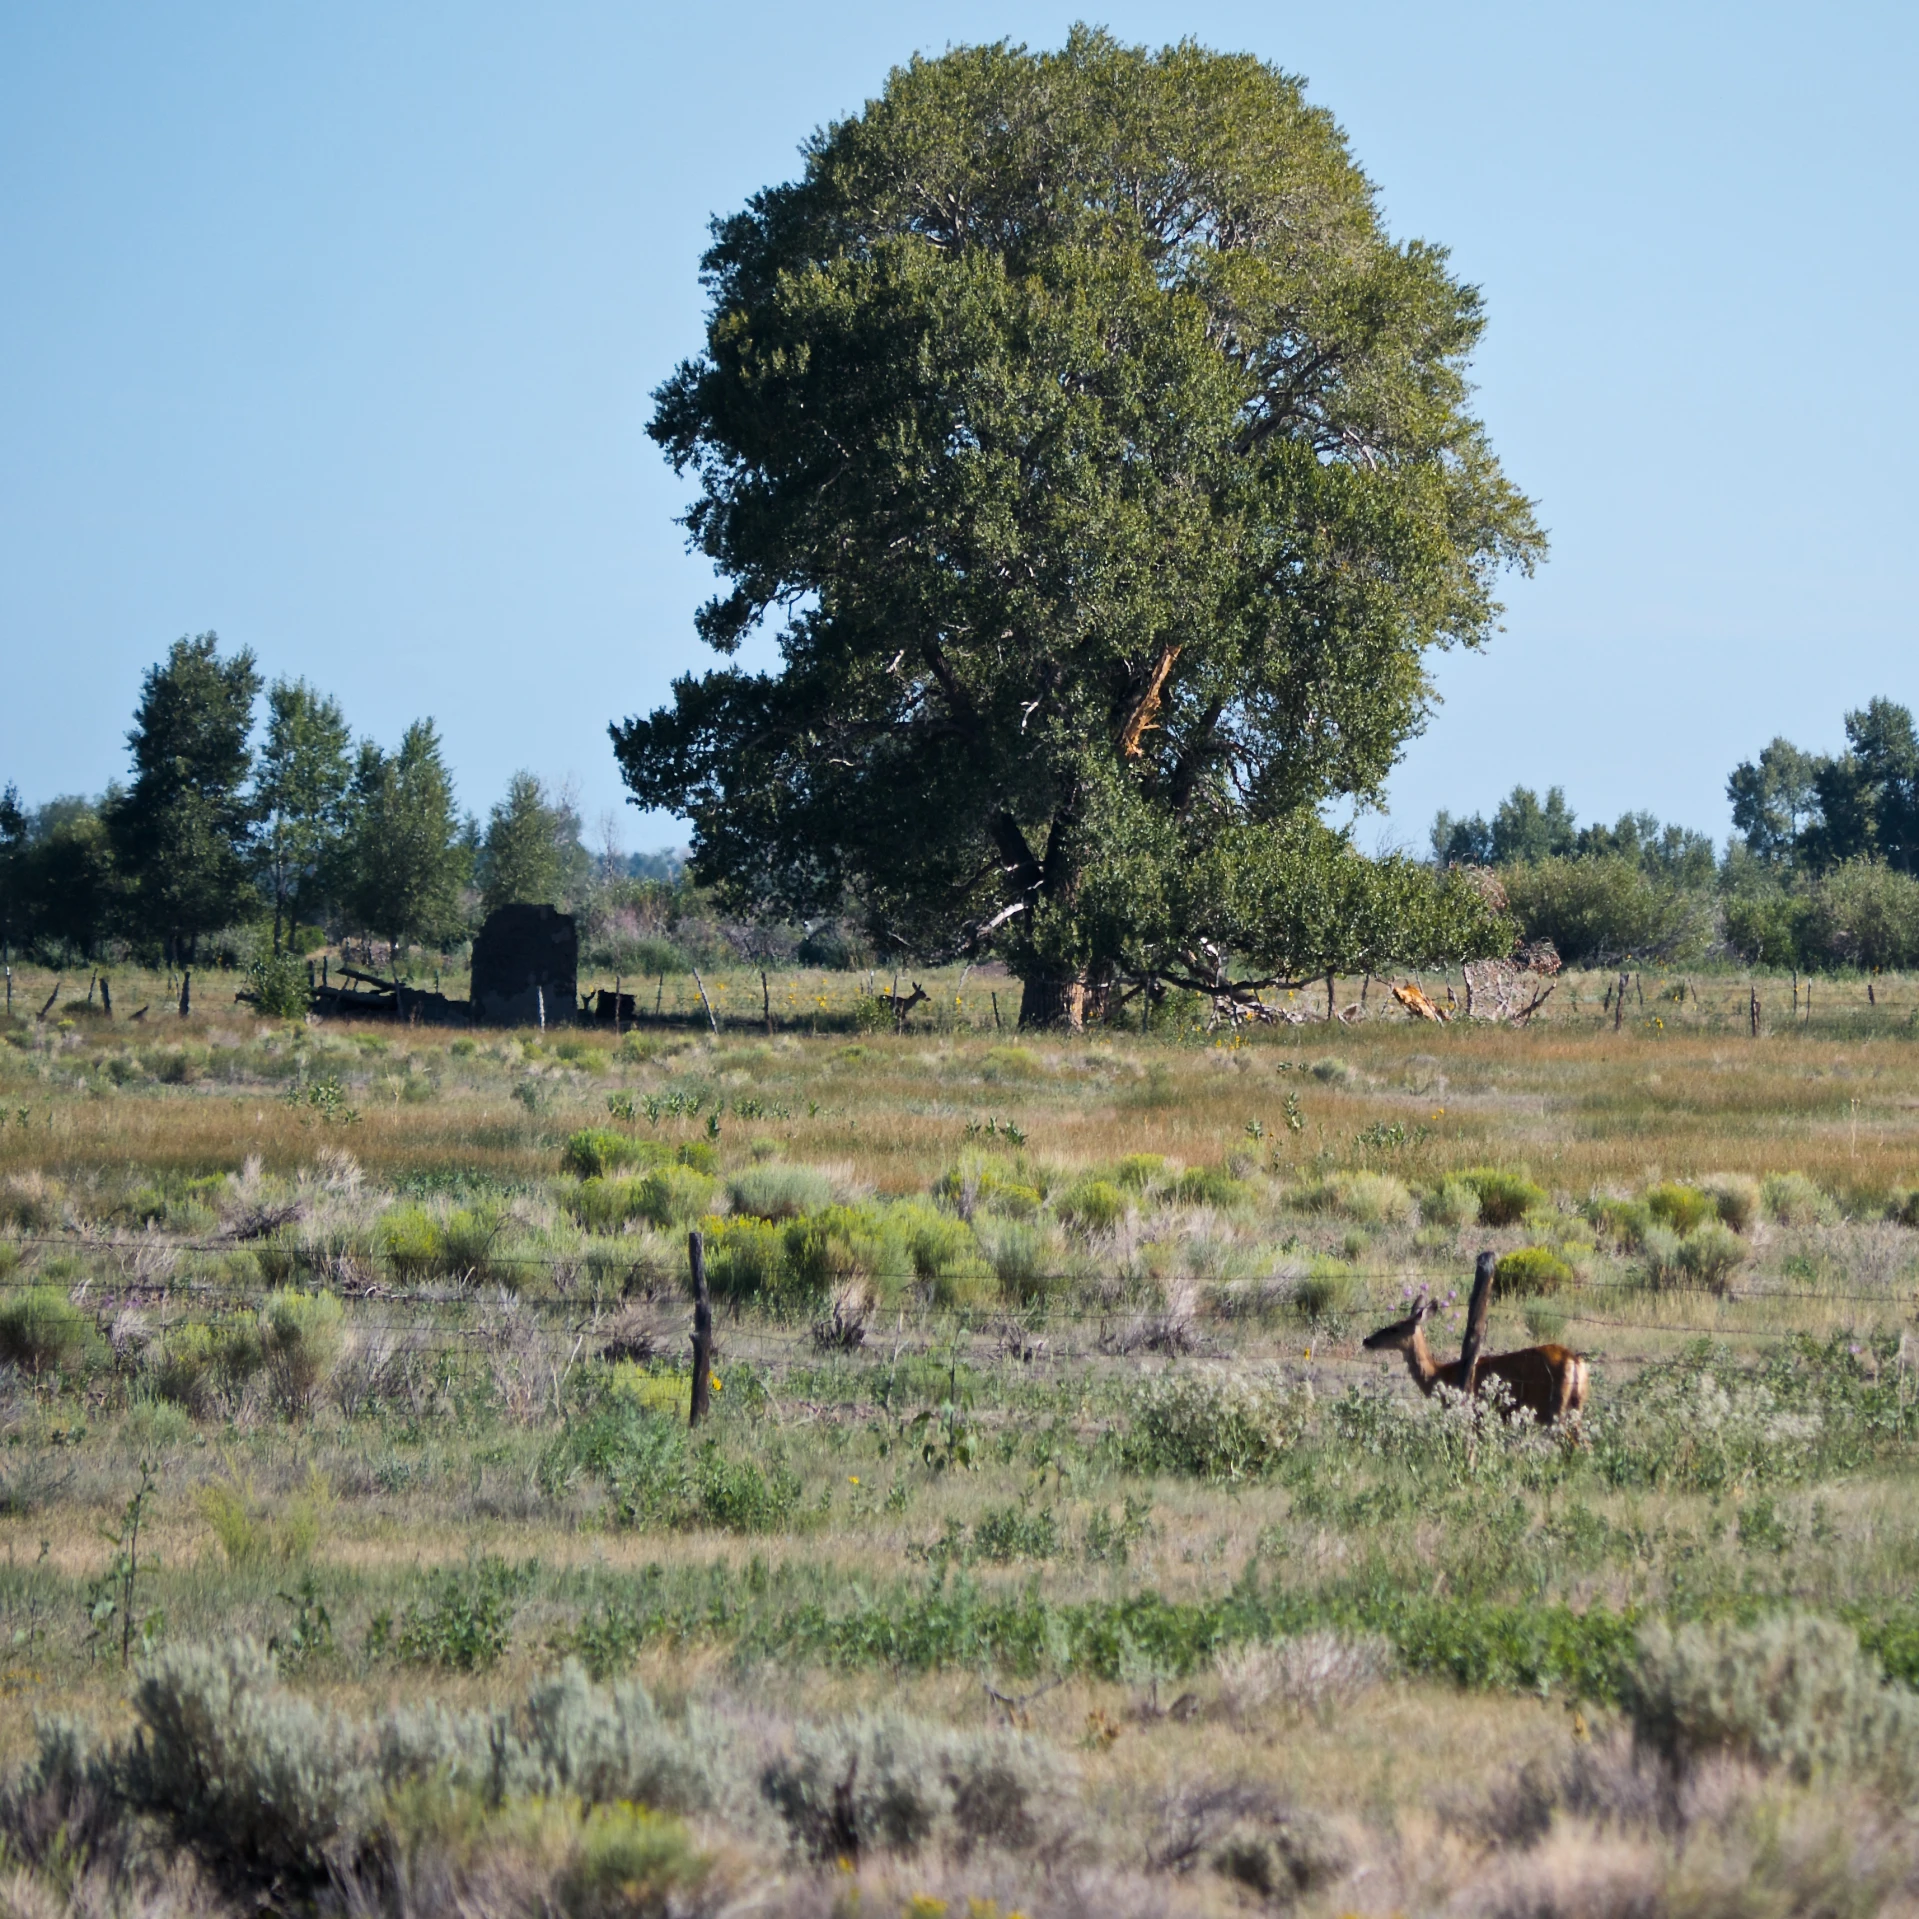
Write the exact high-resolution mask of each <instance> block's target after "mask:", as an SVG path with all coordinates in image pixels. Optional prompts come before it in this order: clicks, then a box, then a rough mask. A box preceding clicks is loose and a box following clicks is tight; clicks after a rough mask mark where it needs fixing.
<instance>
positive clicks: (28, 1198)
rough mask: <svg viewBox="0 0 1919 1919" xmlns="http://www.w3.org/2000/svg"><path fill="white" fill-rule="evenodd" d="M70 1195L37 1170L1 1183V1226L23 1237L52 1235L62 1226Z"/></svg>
mask: <svg viewBox="0 0 1919 1919" xmlns="http://www.w3.org/2000/svg"><path fill="white" fill-rule="evenodd" d="M65 1199H66V1193H65V1190H64V1188H62V1186H61V1185H60V1183H59V1182H58V1181H57V1180H52V1179H49V1178H48V1177H47V1176H46V1174H45V1173H43V1172H40V1171H39V1170H38V1169H37V1168H30V1169H29V1170H28V1171H26V1172H24V1173H9V1174H8V1175H7V1176H6V1178H5V1179H4V1180H0V1226H14V1227H18V1228H19V1230H20V1231H21V1232H23V1233H50V1232H53V1231H54V1230H55V1229H56V1228H57V1227H58V1226H59V1224H60V1217H61V1213H62V1210H63V1207H64V1202H65Z"/></svg>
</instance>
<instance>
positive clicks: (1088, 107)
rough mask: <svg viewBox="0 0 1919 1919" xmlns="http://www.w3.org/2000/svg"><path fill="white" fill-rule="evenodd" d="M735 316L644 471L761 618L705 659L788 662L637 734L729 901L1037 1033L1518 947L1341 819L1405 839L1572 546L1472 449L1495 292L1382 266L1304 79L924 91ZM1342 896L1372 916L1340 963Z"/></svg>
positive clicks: (877, 129)
mask: <svg viewBox="0 0 1919 1919" xmlns="http://www.w3.org/2000/svg"><path fill="white" fill-rule="evenodd" d="M705 271H706V275H707V283H708V286H709V289H710V292H711V309H710V314H709V319H708V326H707V337H706V347H705V351H704V352H703V353H702V354H701V355H700V356H699V357H698V358H696V359H693V360H691V361H689V362H687V363H686V364H685V365H683V366H682V367H681V368H680V369H679V370H678V371H677V372H676V373H675V374H674V376H673V377H672V378H671V379H670V380H669V381H668V382H667V383H666V384H665V385H664V386H663V387H662V388H661V389H660V391H659V393H658V395H657V396H656V398H657V406H656V412H655V415H654V419H653V422H652V426H651V431H652V433H653V435H654V437H655V438H656V439H657V440H658V441H659V443H660V444H661V446H662V447H663V448H664V449H665V450H666V452H667V454H668V456H669V457H670V459H671V460H672V462H673V464H674V466H675V468H676V470H678V471H680V472H682V473H687V472H690V473H692V474H694V475H695V476H696V477H697V480H698V483H699V489H700V490H699V496H698V498H697V499H696V500H695V502H694V504H693V506H692V508H691V511H690V513H689V515H688V519H687V525H688V528H689V532H690V535H691V538H692V541H693V543H694V544H695V545H696V546H697V547H698V548H699V549H700V550H701V551H703V552H705V553H706V554H707V555H709V556H710V557H711V558H712V560H713V561H714V562H715V565H716V567H717V568H718V570H719V571H720V572H721V573H722V574H723V575H724V576H725V577H726V579H727V580H728V581H729V582H730V584H729V586H728V588H727V590H725V591H723V592H722V593H720V594H719V595H718V596H717V597H715V598H714V599H713V600H712V601H711V602H710V603H709V604H708V605H707V606H706V607H705V608H704V609H703V610H702V612H701V614H700V615H699V620H698V626H699V631H700V633H701V634H702V635H703V636H704V638H705V639H706V640H707V641H708V642H709V643H710V644H711V645H712V646H713V647H714V648H716V649H717V650H718V651H719V652H720V653H721V654H723V655H731V654H733V653H735V652H736V651H737V650H738V649H739V647H740V645H741V644H742V642H743V641H744V640H745V639H747V637H748V636H749V635H750V634H752V633H753V632H754V631H755V630H756V629H758V628H760V627H761V626H762V625H763V624H766V623H769V622H770V623H771V624H772V625H773V626H774V627H775V629H776V638H777V642H778V645H779V649H780V654H781V662H780V667H779V670H778V671H776V672H768V673H755V672H750V671H747V670H745V669H744V668H742V667H740V666H737V665H733V664H728V665H724V666H722V667H720V668H719V669H717V670H715V671H711V672H708V673H706V674H704V675H702V676H700V677H688V678H685V679H682V680H680V681H678V682H677V683H676V685H675V687H674V697H673V703H672V704H671V705H670V706H668V707H666V708H663V709H661V710H659V711H657V712H655V713H653V714H651V715H650V716H648V717H645V718H639V719H634V720H631V721H628V722H626V723H625V724H623V725H618V726H616V727H615V728H614V729H613V735H614V743H615V750H616V752H617V754H618V756H619V759H620V762H621V766H622V769H623V772H624V775H625V778H626V781H627V784H628V786H629V787H630V789H631V790H632V793H633V795H634V798H635V799H636V801H637V802H638V803H640V804H642V805H647V806H665V807H669V808H673V809H676V810H682V811H685V812H687V813H688V814H690V816H691V818H692V820H693V823H694V856H695V864H696V869H697V870H698V872H699V873H700V875H701V876H702V877H703V878H704V879H706V880H709V881H712V882H717V883H718V884H719V885H721V886H722V888H723V889H724V890H725V891H726V892H727V893H728V894H729V895H730V896H732V898H733V899H734V900H735V901H736V902H737V903H738V904H740V905H742V906H750V907H753V908H758V909H765V908H769V907H771V908H775V909H777V910H780V911H784V912H789V913H792V914H794V915H797V916H806V917H810V916H813V915H817V914H822V913H828V912H834V911H838V910H842V909H843V908H844V906H845V904H846V902H847V901H848V900H849V899H850V900H851V901H852V902H853V903H854V904H855V906H856V908H857V910H858V911H859V912H860V913H861V914H862V915H863V917H864V919H865V921H866V923H867V927H868V930H869V932H870V933H871V935H872V936H873V938H874V940H875V942H876V943H877V944H878V945H879V947H880V949H881V950H882V951H889V950H890V951H895V952H899V951H905V952H910V953H916V954H929V955H930V954H935V953H938V952H940V951H951V950H955V949H959V948H964V949H966V950H970V951H983V950H988V949H991V950H996V951H998V952H999V953H1001V954H1003V955H1004V956H1005V957H1006V959H1007V960H1008V962H1009V963H1010V964H1011V965H1012V966H1013V968H1014V970H1015V971H1017V972H1019V973H1020V974H1021V975H1022V976H1023V977H1024V978H1025V979H1026V981H1027V988H1028V990H1027V1008H1026V1013H1025V1015H1024V1016H1025V1017H1027V1018H1029V1019H1031V1018H1035V1017H1037V1018H1039V1019H1042V1020H1050V1019H1057V1018H1068V1019H1072V1018H1075V1017H1076V1016H1077V1014H1078V1012H1079V1010H1080V1008H1081V1006H1082V1005H1083V1004H1085V1003H1086V999H1087V995H1088V994H1089V993H1090V994H1092V995H1093V996H1095V998H1097V996H1098V995H1099V994H1100V993H1101V992H1102V991H1103V990H1104V989H1105V987H1106V985H1107V984H1108V983H1110V982H1111V981H1113V980H1115V979H1117V978H1119V977H1121V976H1124V975H1127V974H1133V975H1139V974H1143V973H1153V972H1161V973H1165V974H1167V975H1168V976H1175V977H1177V976H1185V977H1190V978H1194V979H1213V978H1222V977H1224V969H1225V966H1226V964H1227V958H1228V955H1229V954H1230V956H1232V957H1233V958H1234V959H1236V960H1237V961H1238V962H1240V963H1241V966H1242V970H1243V969H1244V967H1248V966H1249V967H1250V968H1251V969H1253V970H1254V971H1255V972H1264V973H1267V974H1270V975H1283V974H1294V973H1304V972H1309V971H1315V970H1318V969H1319V968H1321V967H1323V966H1324V965H1326V964H1342V965H1354V964H1358V963H1362V960H1361V953H1362V949H1366V948H1368V947H1369V946H1370V944H1371V942H1372V936H1371V935H1370V934H1368V933H1366V932H1365V930H1364V929H1365V928H1366V927H1367V926H1369V925H1375V924H1383V925H1386V926H1388V927H1390V926H1391V925H1392V924H1394V923H1397V924H1399V925H1400V926H1402V927H1404V928H1405V929H1406V939H1407V940H1408V941H1409V942H1410V943H1412V944H1414V945H1417V944H1418V942H1419V941H1420V940H1421V939H1422V938H1424V939H1428V940H1430V941H1437V943H1438V948H1439V949H1442V950H1445V951H1457V950H1484V948H1485V945H1486V944H1487V943H1488V942H1491V943H1494V944H1497V942H1498V939H1499V937H1500V934H1499V929H1498V928H1497V927H1496V926H1494V925H1493V924H1492V923H1491V922H1490V921H1489V920H1488V918H1487V917H1486V915H1485V914H1484V913H1483V912H1479V911H1477V910H1476V908H1475V905H1474V902H1475V901H1476V899H1477V895H1474V894H1472V893H1471V891H1470V889H1464V890H1462V889H1460V888H1458V887H1457V886H1452V887H1451V888H1450V890H1448V887H1449V883H1447V882H1444V881H1441V880H1437V879H1434V878H1432V877H1431V876H1420V877H1418V879H1417V881H1416V882H1415V881H1414V880H1413V879H1411V878H1409V877H1408V873H1407V872H1401V871H1399V870H1398V869H1397V868H1396V867H1394V866H1391V865H1386V866H1375V865H1374V864H1373V863H1370V862H1363V861H1361V860H1360V859H1359V856H1358V855H1357V854H1356V853H1354V852H1353V851H1352V850H1351V848H1350V847H1349V846H1347V845H1346V844H1345V843H1344V841H1343V840H1341V839H1340V838H1339V837H1338V836H1336V835H1332V834H1329V833H1327V832H1326V831H1325V830H1324V829H1323V828H1321V827H1319V826H1318V824H1317V822H1316V820H1315V819H1314V817H1313V810H1314V809H1315V808H1317V807H1318V806H1320V805H1321V804H1322V803H1324V802H1325V801H1327V800H1328V799H1330V798H1333V797H1335V796H1341V795H1344V796H1352V797H1355V798H1358V799H1360V800H1362V801H1363V800H1367V799H1370V798H1373V797H1374V796H1376V795H1377V794H1378V792H1379V791H1380V788H1381V786H1382V783H1383V781H1384V779H1385V777H1386V775H1387V773H1388V771H1389V769H1390V768H1391V767H1392V765H1393V763H1394V761H1395V759H1396V757H1397V755H1398V753H1399V751H1400V750H1401V748H1402V746H1403V744H1404V742H1405V740H1406V739H1407V737H1408V736H1409V735H1410V734H1411V733H1413V732H1415V731H1416V730H1417V729H1418V728H1419V726H1420V725H1421V723H1422V720H1423V717H1424V715H1425V712H1426V709H1427V706H1428V704H1429V700H1430V687H1429V682H1428V678H1427V671H1426V664H1425V662H1426V655H1427V654H1428V652H1429V651H1430V650H1431V649H1433V648H1436V647H1443V646H1448V645H1454V644H1463V645H1469V646H1470V645H1478V644H1480V643H1481V642H1482V641H1483V640H1484V639H1485V638H1486V637H1487V636H1488V634H1489V633H1490V632H1491V630H1492V629H1493V627H1494V624H1495V622H1496V619H1497V615H1498V611H1499V608H1498V605H1497V602H1496V600H1495V598H1494V587H1495V584H1496V579H1497V576H1498V574H1499V572H1500V571H1501V569H1502V568H1504V567H1507V566H1519V567H1529V566H1530V565H1531V564H1532V563H1533V561H1534V559H1535V558H1536V557H1537V556H1538V554H1539V553H1540V552H1541V551H1542V550H1543V538H1542V536H1541V534H1540V532H1539V530H1538V528H1537V526H1536V524H1535V522H1534V518H1533V514H1532V510H1531V507H1530V504H1529V503H1528V502H1527V501H1526V500H1525V499H1524V498H1523V497H1522V496H1521V494H1520V493H1519V492H1518V491H1517V490H1516V489H1515V488H1514V487H1513V486H1512V485H1511V484H1510V483H1509V482H1508V480H1507V479H1506V477H1505V476H1504V474H1503V473H1502V472H1501V470H1500V468H1499V465H1498V463H1497V461H1496V460H1495V458H1494V456H1493V454H1492V452H1491V449H1490V448H1489V446H1488V444H1487V440H1486V436H1485V433H1484V431H1483V429H1482V428H1481V426H1480V424H1479V422H1478V421H1477V420H1476V419H1475V418H1474V417H1473V416H1472V414H1471V412H1470V410H1469V408H1468V405H1467V384H1466V375H1465V367H1466V360H1467V356H1468V354H1469V352H1470V351H1471V349H1472V347H1473V345H1474V343H1475V342H1476V341H1477V340H1478V338H1479V335H1480V332H1481V330H1482V327H1483V323H1484V322H1483V314H1482V311H1481V305H1480V301H1479V297H1478V294H1477V293H1476V291H1475V290H1474V289H1473V288H1472V287H1470V286H1467V285H1465V284H1464V283H1462V282H1461V281H1460V280H1458V279H1457V278H1455V277H1454V276H1453V275H1452V274H1451V273H1450V272H1449V271H1448V268H1447V263H1446V256H1445V254H1444V252H1443V251H1442V250H1441V249H1439V248H1436V247H1433V246H1429V245H1426V244H1423V243H1421V242H1417V241H1414V242H1396V241H1394V240H1392V239H1391V238H1390V237H1389V236H1388V235H1387V234H1386V232H1385V231H1384V229H1383V226H1382V223H1381V221H1380V218H1379V215H1378V209H1377V207H1376V205H1375V201H1374V197H1373V190H1372V188H1371V186H1370V184H1369V183H1368V181H1367V180H1366V178H1365V176H1364V175H1363V174H1362V173H1361V172H1360V170H1359V168H1358V167H1357V165H1356V164H1355V163H1354V161H1353V159H1352V157H1351V155H1350V154H1349V152H1348V151H1347V147H1346V144H1345V141H1344V139H1343V137H1342V136H1341V134H1340V132H1339V130H1338V128H1337V127H1336V126H1335V124H1334V123H1333V121H1332V119H1331V117H1330V116H1329V115H1328V114H1327V113H1326V112H1325V111H1324V110H1323V109H1320V108H1317V107H1313V106H1310V105H1309V104H1308V103H1307V102H1306V100H1305V98H1304V97H1303V94H1302V92H1301V89H1300V86H1299V83H1298V82H1297V81H1295V80H1294V79H1292V78H1291V77H1289V76H1288V75H1286V74H1284V73H1281V72H1279V71H1277V70H1275V69H1274V68H1271V67H1269V66H1265V65H1263V64H1261V63H1260V62H1258V61H1257V60H1254V59H1251V58H1249V57H1237V56H1221V55H1217V54H1214V53H1210V52H1207V51H1206V50H1204V49H1202V48H1200V47H1197V46H1195V45H1192V44H1190V43H1188V44H1182V45H1180V46H1176V47H1171V48H1167V49H1164V50H1162V51H1160V52H1158V53H1152V52H1148V51H1145V50H1142V49H1136V48H1129V47H1125V46H1122V45H1119V44H1118V43H1116V42H1115V41H1113V40H1111V39H1109V38H1108V37H1106V36H1105V35H1103V34H1099V33H1094V32H1088V31H1084V30H1081V31H1076V32H1075V33H1074V35H1073V36H1072V38H1071V39H1070V41H1069V42H1068V44H1067V46H1066V47H1065V48H1064V49H1063V50H1062V51H1060V52H1057V53H1045V54H1033V53H1029V52H1027V51H1025V50H1023V49H1020V48H1016V47H1011V46H1007V45H1003V44H1002V45H994V46H986V47H971V48H962V49H959V50H957V51H954V52H952V53H949V54H947V55H945V56H943V57H941V58H939V59H932V60H915V61H914V62H913V63H912V64H911V65H910V66H908V67H905V68H903V69H900V70H898V71H896V72H894V73H893V74H892V75H891V76H890V78H889V80H888V82H887V85H886V88H885V91H884V93H883V94H882V95H881V96H880V98H879V99H877V100H875V101H873V102H870V103H869V104H868V106H867V107H866V108H865V110H864V111H863V112H862V113H860V114H858V115H857V116H855V117H853V118H851V119H849V120H846V121H843V122H841V123H839V124H837V125H834V126H832V127H829V128H827V129H826V130H825V131H824V132H822V133H821V134H819V135H818V136H816V138H815V139H814V140H813V141H812V142H811V143H810V144H809V146H808V147H807V149H806V152H805V164H804V168H803V171H802V173H801V176H800V178H799V179H798V180H796V181H793V182H791V183H789V184H787V185H783V186H778V187H773V188H770V189H768V190H766V191H764V192H762V193H760V194H758V195H756V196H755V197H754V199H753V200H752V201H751V202H750V204H749V205H748V206H747V207H746V208H745V209H744V210H743V211H742V212H740V213H738V214H736V215H734V216H732V217H731V218H728V219H725V220H723V221H721V222H719V223H718V225H717V227H716V231H715V240H714V244H713V246H712V248H711V250H710V252H709V253H708V254H707V256H706V260H705ZM1409 870H1410V869H1409ZM1200 876H1211V878H1210V879H1207V880H1205V881H1204V882H1202V879H1201V877H1200ZM1415 883H1416V884H1417V885H1418V886H1420V887H1424V888H1425V889H1427V894H1428V895H1429V897H1428V898H1427V900H1426V909H1427V910H1422V912H1420V913H1416V914H1412V915H1410V917H1409V916H1407V915H1406V914H1405V913H1403V912H1401V913H1400V914H1399V915H1398V918H1397V921H1396V922H1395V918H1394V912H1393V907H1394V903H1395V902H1397V903H1398V905H1399V906H1401V907H1403V906H1404V905H1405V897H1404V896H1405V895H1406V894H1407V889H1408V887H1409V886H1412V885H1414V884H1415ZM1302 887H1303V888H1305V889H1306V893H1307V894H1308V895H1309V896H1312V897H1333V896H1339V897H1344V898H1346V899H1347V901H1348V905H1349V906H1350V905H1352V904H1353V903H1354V901H1355V899H1356V898H1357V893H1356V891H1355V889H1358V891H1359V892H1364V894H1365V900H1366V902H1367V907H1366V910H1365V911H1357V910H1355V911H1354V912H1353V913H1351V914H1350V915H1348V917H1347V918H1346V919H1345V920H1344V921H1342V922H1341V925H1340V926H1333V927H1322V928H1321V932H1322V933H1323V934H1326V935H1327V937H1321V936H1320V935H1318V934H1316V935H1315V936H1314V937H1313V938H1311V939H1305V938H1302V937H1301V936H1302V934H1303V931H1304V922H1305V921H1306V920H1311V919H1312V918H1313V915H1312V914H1310V913H1306V914H1304V915H1303V916H1302V910H1301V907H1300V902H1299V899H1298V898H1297V897H1295V895H1296V894H1297V892H1298V890H1299V889H1300V888H1302ZM1261 889H1263V890H1261ZM1368 889H1370V890H1368ZM1315 924H1317V922H1315ZM1342 926H1343V927H1346V928H1348V929H1350V937H1348V934H1347V932H1345V931H1342V930H1341V927H1342ZM1392 943H1393V942H1392V939H1391V938H1390V937H1388V938H1386V939H1385V943H1384V946H1383V947H1382V949H1381V957H1382V958H1384V957H1386V956H1387V953H1386V949H1387V948H1390V947H1391V945H1392ZM1392 956H1393V957H1406V958H1414V957H1431V956H1432V955H1431V954H1415V953H1413V952H1410V951H1408V952H1405V953H1403V954H1398V955H1392Z"/></svg>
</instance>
